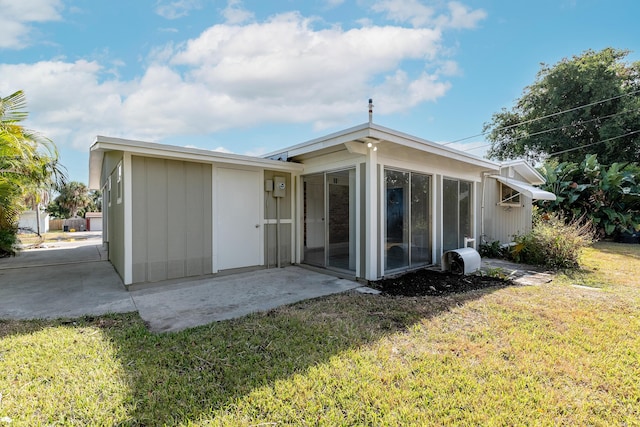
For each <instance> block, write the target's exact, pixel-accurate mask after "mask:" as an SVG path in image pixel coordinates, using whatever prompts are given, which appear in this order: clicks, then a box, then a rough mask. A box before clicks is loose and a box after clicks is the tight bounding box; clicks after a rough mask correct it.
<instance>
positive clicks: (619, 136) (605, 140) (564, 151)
mask: <svg viewBox="0 0 640 427" xmlns="http://www.w3.org/2000/svg"><path fill="white" fill-rule="evenodd" d="M636 133H640V130H634V131H633V132H629V133H625V134H624V135H618V136H614V137H611V138H607V139H603V140H601V141H596V142H591V143H589V144H585V145H581V146H579V147H573V148H568V149H566V150H562V151H557V152H555V153H551V154H549V156H548V157H552V156H557V155H558V154H564V153H568V152H569V151H574V150H580V149H582V148H586V147H591V146H592V145H596V144H601V143H603V142H609V141H613V140H614V139H618V138H624V137H625V136H629V135H633V134H636Z"/></svg>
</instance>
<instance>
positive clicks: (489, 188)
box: [482, 169, 532, 243]
mask: <svg viewBox="0 0 640 427" xmlns="http://www.w3.org/2000/svg"><path fill="white" fill-rule="evenodd" d="M508 173H509V172H508V169H504V170H503V171H501V175H502V176H508V175H507V174H508ZM509 177H510V178H514V179H517V180H519V181H525V182H526V179H525V178H524V177H522V176H520V175H519V174H518V173H516V172H515V171H514V172H513V176H509ZM520 202H521V206H519V207H517V206H500V205H499V203H500V183H499V182H498V181H497V180H495V179H493V178H489V177H487V178H486V179H485V184H484V206H485V208H484V236H482V242H483V243H491V242H494V241H496V240H497V241H499V242H501V243H509V242H512V241H513V236H516V235H521V234H526V233H528V232H529V231H531V215H532V200H531V198H530V197H527V196H525V195H524V194H520Z"/></svg>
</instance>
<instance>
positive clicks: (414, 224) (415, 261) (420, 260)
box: [411, 173, 431, 267]
mask: <svg viewBox="0 0 640 427" xmlns="http://www.w3.org/2000/svg"><path fill="white" fill-rule="evenodd" d="M430 190H431V179H430V177H429V176H428V175H421V174H417V173H413V174H411V267H415V266H419V265H426V264H431V206H430V200H431V197H430Z"/></svg>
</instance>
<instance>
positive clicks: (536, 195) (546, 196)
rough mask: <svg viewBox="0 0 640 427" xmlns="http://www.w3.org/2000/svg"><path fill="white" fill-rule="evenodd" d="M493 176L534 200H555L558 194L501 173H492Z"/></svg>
mask: <svg viewBox="0 0 640 427" xmlns="http://www.w3.org/2000/svg"><path fill="white" fill-rule="evenodd" d="M490 177H491V178H494V179H496V180H497V181H499V182H501V183H503V184H504V185H506V186H508V187H511V188H513V189H514V190H516V191H518V192H520V193H522V194H524V195H525V196H527V197H530V198H531V199H532V200H555V199H556V195H555V194H553V193H550V192H548V191H544V190H541V189H540V188H538V187H534V186H533V185H531V184H527V183H526V182H522V181H518V180H517V179H513V178H506V177H504V176H499V175H490Z"/></svg>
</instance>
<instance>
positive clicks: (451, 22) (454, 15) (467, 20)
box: [445, 1, 487, 29]
mask: <svg viewBox="0 0 640 427" xmlns="http://www.w3.org/2000/svg"><path fill="white" fill-rule="evenodd" d="M449 11H450V12H451V16H450V17H449V18H448V21H445V22H446V23H445V25H446V26H447V27H451V28H467V29H469V28H475V27H476V26H477V25H478V22H480V21H482V20H483V19H485V18H486V17H487V12H485V11H484V10H482V9H477V10H470V9H469V8H468V7H467V6H465V5H463V4H462V3H459V2H457V1H452V2H450V3H449Z"/></svg>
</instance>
